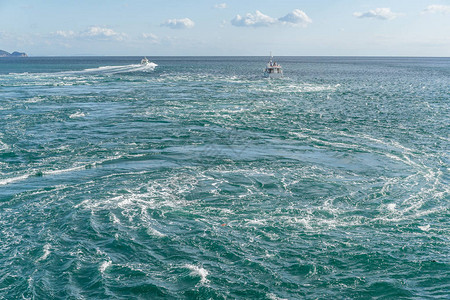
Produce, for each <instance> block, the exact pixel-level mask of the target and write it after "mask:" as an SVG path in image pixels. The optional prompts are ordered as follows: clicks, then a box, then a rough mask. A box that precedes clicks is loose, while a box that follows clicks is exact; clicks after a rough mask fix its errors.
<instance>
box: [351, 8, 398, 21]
mask: <svg viewBox="0 0 450 300" xmlns="http://www.w3.org/2000/svg"><path fill="white" fill-rule="evenodd" d="M353 15H354V16H355V17H357V18H373V19H379V20H393V19H395V18H397V17H398V16H400V15H401V14H399V13H394V12H392V11H391V9H390V8H375V9H371V10H369V11H368V12H364V13H363V12H354V13H353Z"/></svg>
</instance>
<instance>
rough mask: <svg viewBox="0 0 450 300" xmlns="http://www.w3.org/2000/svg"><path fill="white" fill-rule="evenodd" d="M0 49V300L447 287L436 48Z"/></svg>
mask: <svg viewBox="0 0 450 300" xmlns="http://www.w3.org/2000/svg"><path fill="white" fill-rule="evenodd" d="M140 59H141V57H30V58H5V59H0V299H272V300H274V299H332V298H334V299H369V298H378V299H449V298H450V201H449V200H450V197H449V186H450V175H449V149H450V137H449V133H450V130H449V126H450V125H449V124H450V58H389V57H279V58H277V57H276V58H275V60H276V61H277V62H278V63H280V64H281V65H282V66H283V69H284V75H285V76H284V78H281V79H272V80H269V79H265V78H263V77H262V75H263V69H264V67H265V64H266V63H267V57H149V59H150V61H152V62H153V63H154V64H151V65H149V66H141V65H140V64H139V62H140Z"/></svg>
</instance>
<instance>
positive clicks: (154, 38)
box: [142, 33, 160, 44]
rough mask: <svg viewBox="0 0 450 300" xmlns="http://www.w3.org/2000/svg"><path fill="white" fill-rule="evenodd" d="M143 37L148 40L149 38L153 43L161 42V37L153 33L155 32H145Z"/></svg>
mask: <svg viewBox="0 0 450 300" xmlns="http://www.w3.org/2000/svg"><path fill="white" fill-rule="evenodd" d="M142 38H144V39H146V40H149V41H150V42H152V43H153V44H159V43H160V39H159V37H158V36H157V35H155V34H153V33H143V34H142Z"/></svg>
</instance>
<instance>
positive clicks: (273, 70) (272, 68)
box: [264, 53, 283, 78]
mask: <svg viewBox="0 0 450 300" xmlns="http://www.w3.org/2000/svg"><path fill="white" fill-rule="evenodd" d="M264 76H265V77H269V78H280V77H283V69H282V68H281V66H280V65H279V64H278V63H277V62H275V61H273V56H272V53H271V54H270V60H269V62H268V63H267V66H266V69H265V70H264Z"/></svg>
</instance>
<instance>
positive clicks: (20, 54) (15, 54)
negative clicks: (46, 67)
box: [0, 50, 28, 57]
mask: <svg viewBox="0 0 450 300" xmlns="http://www.w3.org/2000/svg"><path fill="white" fill-rule="evenodd" d="M0 57H28V55H27V54H26V53H25V52H17V51H14V52H13V53H9V52H7V51H3V50H0Z"/></svg>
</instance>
